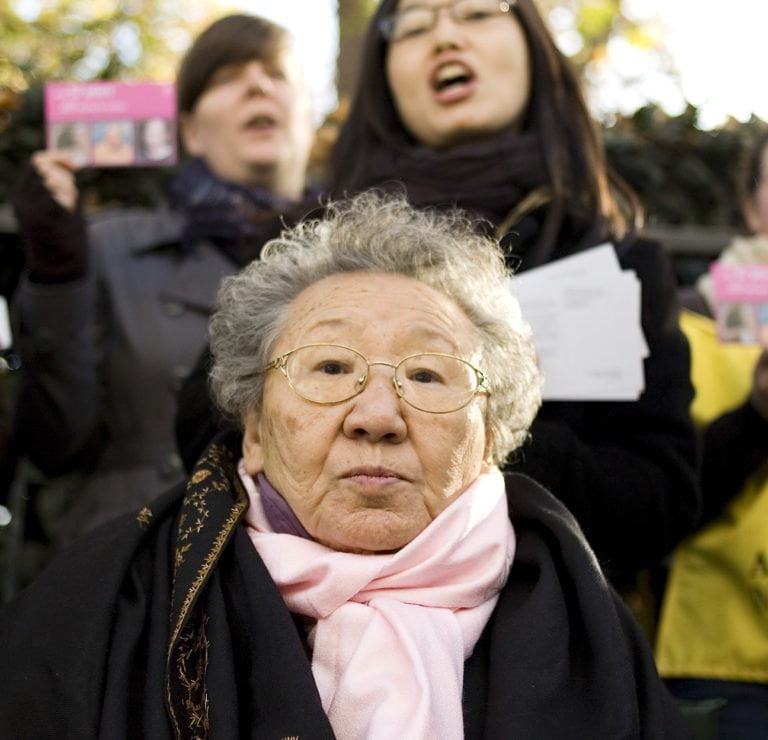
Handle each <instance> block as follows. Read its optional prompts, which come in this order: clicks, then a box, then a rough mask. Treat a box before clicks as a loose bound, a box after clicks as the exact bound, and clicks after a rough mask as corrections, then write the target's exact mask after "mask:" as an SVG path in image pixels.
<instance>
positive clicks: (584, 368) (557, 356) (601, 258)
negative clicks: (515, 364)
mask: <svg viewBox="0 0 768 740" xmlns="http://www.w3.org/2000/svg"><path fill="white" fill-rule="evenodd" d="M510 290H511V291H512V294H513V295H514V296H515V297H516V298H517V299H518V301H519V302H520V306H521V308H522V312H523V316H524V317H525V319H526V320H527V321H528V323H529V324H530V325H531V327H532V328H533V340H534V344H535V345H536V351H537V353H538V356H539V366H540V368H541V370H542V373H543V375H544V389H543V394H544V398H545V399H547V400H560V401H565V400H586V401H589V400H593V401H608V400H635V399H637V398H638V397H639V396H640V394H641V393H642V391H643V389H644V375H643V359H644V358H645V357H647V356H648V345H647V344H646V341H645V337H644V336H643V330H642V327H641V323H640V308H641V306H640V281H639V280H638V279H637V275H635V273H634V272H633V271H631V270H622V269H621V267H620V265H619V261H618V259H617V257H616V251H615V250H614V248H613V247H612V246H611V245H610V244H603V245H601V246H599V247H594V248H593V249H589V250H587V251H584V252H581V253H579V254H576V255H573V256H572V257H566V258H565V259H562V260H558V261H557V262H551V263H550V264H548V265H544V266H543V267H539V268H536V269H533V270H529V271H527V272H524V273H522V274H520V275H516V276H515V277H514V278H512V279H511V280H510Z"/></svg>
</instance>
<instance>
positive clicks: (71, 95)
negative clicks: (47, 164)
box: [44, 81, 178, 167]
mask: <svg viewBox="0 0 768 740" xmlns="http://www.w3.org/2000/svg"><path fill="white" fill-rule="evenodd" d="M44 105H45V127H46V146H47V148H48V149H57V150H66V151H68V152H69V153H70V154H71V155H72V157H73V158H74V160H75V162H77V164H78V165H80V166H81V167H85V166H90V167H161V166H168V165H173V164H175V163H176V161H177V156H178V151H177V144H176V140H177V136H176V90H175V86H174V85H173V84H170V83H158V82H110V81H98V82H49V83H47V84H46V85H45V104H44Z"/></svg>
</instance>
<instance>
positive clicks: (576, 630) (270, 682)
mask: <svg viewBox="0 0 768 740" xmlns="http://www.w3.org/2000/svg"><path fill="white" fill-rule="evenodd" d="M239 444H240V440H239V438H238V436H237V435H230V437H229V438H228V439H226V440H222V441H221V442H220V443H217V444H214V445H212V446H211V447H210V448H209V450H208V452H207V454H206V456H205V457H204V458H203V459H202V460H201V461H200V462H199V463H198V465H197V467H196V468H195V471H194V473H193V475H192V477H191V483H190V485H189V487H188V489H187V492H186V495H184V491H183V489H182V488H176V489H174V490H172V491H171V492H169V493H168V494H166V495H165V496H163V497H162V498H160V499H158V500H157V501H156V502H155V503H154V504H153V505H152V506H151V507H148V508H145V509H142V510H141V511H140V512H138V513H137V514H133V515H130V516H129V515H126V516H124V517H122V518H120V519H117V520H115V521H113V522H110V523H108V524H106V525H103V526H102V527H100V528H99V529H97V530H96V531H94V532H93V533H91V534H89V535H87V536H85V537H84V538H83V539H82V540H80V541H79V542H77V543H75V544H74V545H73V546H71V547H70V548H69V549H67V550H65V551H64V552H62V553H61V554H60V555H59V556H58V557H57V558H56V559H55V560H54V561H53V563H52V564H51V565H50V566H49V567H48V569H47V570H46V571H45V572H44V573H43V574H42V575H41V576H40V577H39V578H38V580H37V581H35V582H34V583H33V584H32V585H31V586H30V587H29V588H28V589H27V590H26V591H24V592H23V593H22V594H21V595H20V596H19V597H17V598H16V600H15V601H13V602H11V603H10V604H8V605H6V606H5V607H4V609H3V610H2V611H1V612H0V645H2V651H1V652H0V677H1V678H0V680H1V681H2V687H1V690H0V731H1V732H2V736H3V737H8V738H33V737H34V738H43V737H56V738H57V740H58V739H64V738H77V740H86V739H87V738H95V737H104V738H110V740H115V739H119V738H137V737H146V738H152V740H161V739H162V738H169V737H173V736H174V734H175V735H176V736H177V737H185V738H186V737H190V738H191V737H212V738H235V737H257V738H285V737H291V736H294V737H300V738H312V739H315V738H332V737H333V734H332V731H331V728H330V726H329V723H328V721H327V719H326V716H325V714H324V712H323V710H322V707H321V704H320V700H319V696H318V692H317V689H316V687H315V683H314V680H313V677H312V673H311V668H310V663H309V660H308V658H307V655H306V651H305V647H304V644H303V642H302V639H301V635H300V630H299V629H298V628H297V625H296V624H295V623H294V620H293V617H292V616H291V614H290V613H289V612H288V610H287V608H286V607H285V605H284V602H283V600H282V598H281V596H280V593H279V591H278V589H277V588H276V586H275V584H274V583H273V581H272V579H271V578H270V576H269V574H268V573H267V571H266V569H265V567H264V564H263V562H262V561H261V559H260V558H259V556H258V554H257V552H256V550H255V548H254V547H253V545H252V543H251V542H250V539H249V538H248V536H247V533H246V531H245V528H244V527H243V526H242V525H241V524H240V523H239V522H240V518H241V516H242V514H243V512H244V511H245V509H246V508H247V497H246V494H245V492H244V491H243V489H242V484H241V483H240V482H239V479H238V478H237V475H236V473H235V460H236V456H238V455H239ZM507 492H508V497H509V507H510V512H511V518H512V522H513V525H514V527H515V531H516V535H517V549H516V554H515V559H514V562H513V565H512V569H511V571H510V576H509V579H508V582H507V584H506V586H505V587H504V589H503V590H502V592H501V595H500V598H499V601H498V604H497V606H496V609H495V610H494V613H493V615H492V617H491V619H490V621H489V623H488V625H487V626H486V628H485V630H484V632H483V634H482V636H481V638H480V640H479V642H478V643H477V646H476V648H475V651H474V653H473V654H472V656H471V657H470V658H469V660H468V661H467V662H466V664H465V675H464V700H463V708H464V721H465V734H466V737H469V738H508V737H515V738H521V739H523V740H525V738H545V739H546V740H557V739H558V738H562V739H563V740H566V739H568V740H571V738H574V737H585V738H587V737H588V738H601V739H602V738H606V739H613V738H616V739H618V738H649V739H650V738H653V739H654V740H657V739H659V738H674V739H675V740H677V739H678V738H682V737H685V736H686V730H685V728H684V726H683V724H682V721H681V719H680V716H679V714H678V712H677V709H676V707H675V705H674V703H673V701H672V699H671V697H670V696H669V695H668V694H667V692H666V690H665V689H664V687H663V685H662V683H661V681H660V680H659V678H658V676H657V674H656V671H655V667H654V663H653V659H652V656H651V653H650V650H649V648H648V645H647V644H646V642H645V640H644V638H643V636H642V635H641V634H640V632H639V630H638V627H637V625H636V624H635V622H634V620H633V619H632V617H631V616H630V615H629V613H628V612H627V610H626V608H625V607H624V604H623V602H622V601H621V599H620V598H619V597H618V596H617V595H616V594H615V593H614V592H613V591H612V589H611V587H610V586H608V585H607V584H606V581H605V579H604V578H603V576H602V574H601V572H600V569H599V567H598V565H597V562H596V560H595V558H594V556H593V555H592V553H591V552H590V550H589V549H588V547H587V545H586V543H585V541H584V538H583V536H582V534H581V532H580V531H579V529H578V526H577V525H576V523H575V522H574V520H573V518H572V517H571V516H570V514H568V513H567V511H566V510H565V509H564V508H563V507H562V505H561V504H559V503H558V502H557V501H556V500H555V499H554V498H553V497H552V496H550V495H549V494H548V493H547V492H546V491H545V490H543V489H542V488H541V487H540V486H538V485H537V484H535V483H534V482H533V481H531V480H529V479H528V478H526V477H524V476H520V475H515V474H510V475H508V476H507Z"/></svg>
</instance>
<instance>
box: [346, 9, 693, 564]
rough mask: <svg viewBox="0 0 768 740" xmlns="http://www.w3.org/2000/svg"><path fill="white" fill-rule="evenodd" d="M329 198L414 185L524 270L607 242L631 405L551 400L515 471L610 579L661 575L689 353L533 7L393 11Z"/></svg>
mask: <svg viewBox="0 0 768 740" xmlns="http://www.w3.org/2000/svg"><path fill="white" fill-rule="evenodd" d="M332 172H333V176H332V181H331V186H332V187H331V189H332V191H333V192H334V193H336V194H340V193H344V192H350V191H355V190H360V189H363V188H368V187H377V188H381V189H384V190H388V189H395V190H397V189H404V190H405V192H406V193H407V196H408V198H409V200H410V201H411V202H412V203H413V204H415V205H417V206H455V205H458V206H460V207H462V208H464V209H466V210H468V211H469V212H471V213H473V214H475V215H478V216H481V217H483V218H484V219H486V220H487V228H488V230H489V231H492V232H493V233H494V234H495V236H496V237H497V238H498V239H500V240H501V242H502V244H503V245H504V246H505V248H506V252H507V256H508V259H509V261H510V264H519V269H521V270H526V269H529V268H532V267H536V266H539V265H542V264H546V263H548V262H551V261H552V260H555V259H558V258H560V257H564V256H566V255H570V254H573V253H576V252H580V251H582V250H585V249H588V248H590V247H593V246H596V245H598V244H601V243H604V242H606V241H610V242H612V243H613V245H614V247H615V249H616V253H617V255H618V258H619V261H620V263H621V265H622V267H623V268H625V269H630V270H634V271H635V272H636V273H637V276H638V277H639V279H640V281H641V284H642V329H643V332H644V334H645V338H646V340H647V343H648V346H649V349H650V354H649V356H648V358H647V359H646V360H645V365H644V371H645V390H644V392H643V393H642V395H641V397H640V398H639V400H637V401H615V402H609V401H588V402H585V401H572V402H569V401H562V402H560V401H558V402H555V401H549V402H545V403H544V405H543V407H542V409H541V411H540V413H539V414H538V416H537V418H536V421H535V422H534V424H533V427H532V429H531V440H530V443H529V444H527V445H526V446H525V447H524V448H523V449H522V451H521V452H520V454H519V455H518V456H517V459H516V460H514V461H512V463H511V467H512V468H513V469H515V470H519V471H522V472H525V473H528V474H529V475H531V476H532V477H533V478H535V479H536V480H538V481H539V482H541V483H543V484H544V485H546V486H547V487H549V488H550V489H551V490H552V491H553V492H554V493H555V495H556V496H558V497H559V498H560V499H561V500H562V501H563V502H565V503H566V504H567V505H568V506H569V507H570V509H571V510H572V511H573V513H574V514H575V516H576V518H577V520H578V521H579V522H580V523H581V525H582V527H583V528H584V531H585V533H586V535H587V538H588V539H589V540H590V542H591V544H592V545H593V547H594V548H595V550H596V552H597V554H598V556H599V557H600V559H601V560H602V561H603V563H604V564H605V565H606V567H607V568H608V569H609V571H611V572H614V573H615V572H616V570H617V569H618V570H623V569H626V570H627V571H629V572H633V571H634V570H635V569H636V568H638V567H641V566H646V565H651V564H654V563H658V562H659V561H660V560H661V559H662V558H663V556H664V555H665V554H667V553H668V552H669V551H670V550H671V548H672V547H673V546H674V545H675V544H676V543H677V542H678V541H679V540H680V539H681V538H682V537H683V536H684V535H685V534H687V533H688V532H689V531H690V530H691V529H692V527H693V526H694V524H695V521H696V516H697V509H698V495H697V490H696V485H695V473H694V471H695V459H696V442H695V433H694V430H693V426H692V424H691V421H690V417H689V414H688V406H689V403H690V400H691V397H692V389H691V385H690V380H689V377H688V372H689V364H688V348H687V345H686V341H685V338H684V337H683V335H682V334H681V332H680V330H679V328H678V326H677V315H678V309H677V304H676V301H675V283H674V278H673V275H672V271H671V269H670V265H669V262H668V260H667V258H666V257H665V255H664V254H663V252H662V250H661V249H660V247H659V246H658V245H656V244H653V243H649V242H647V241H644V240H642V239H640V238H638V236H637V235H636V233H635V227H636V226H637V224H638V221H639V212H638V209H637V206H636V203H635V199H634V197H633V196H632V194H631V193H630V192H629V191H628V189H627V188H626V187H625V186H623V185H622V183H621V181H620V180H619V179H618V178H617V177H615V176H614V175H613V174H612V173H611V172H610V170H609V168H608V167H607V165H606V161H605V155H604V152H603V147H602V145H601V142H600V139H599V136H598V133H597V131H596V127H595V125H594V124H593V122H592V121H591V119H590V117H589V114H588V111H587V106H586V104H585V101H584V98H583V95H582V93H581V91H580V89H579V84H578V80H577V78H576V75H575V73H574V71H573V69H572V67H571V65H570V64H569V62H568V60H567V59H566V58H565V57H564V56H563V55H562V54H561V53H560V51H558V49H557V47H556V46H555V44H554V41H553V39H552V37H551V35H550V33H549V31H548V30H547V29H546V27H545V25H544V22H543V20H542V18H541V17H540V15H539V13H538V11H537V10H536V7H535V5H534V3H533V2H532V0H517V1H516V2H498V0H454V2H435V1H433V0H419V2H415V1H414V0H384V1H383V2H382V3H381V4H380V5H379V6H378V9H377V10H376V13H375V15H374V17H373V20H372V22H371V25H370V28H369V31H368V34H367V37H366V41H365V47H364V52H363V63H362V68H361V70H360V77H359V84H358V87H357V90H356V92H355V95H354V97H353V100H352V102H351V107H350V112H349V116H348V118H347V120H346V121H345V123H344V125H343V127H342V129H341V132H340V135H339V139H338V141H337V144H336V147H335V149H334V151H333V154H332Z"/></svg>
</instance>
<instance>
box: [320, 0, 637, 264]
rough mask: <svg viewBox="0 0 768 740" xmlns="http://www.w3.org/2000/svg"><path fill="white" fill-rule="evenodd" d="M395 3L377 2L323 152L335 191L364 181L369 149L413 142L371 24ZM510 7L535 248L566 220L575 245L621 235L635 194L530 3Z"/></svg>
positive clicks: (632, 219) (633, 216)
mask: <svg viewBox="0 0 768 740" xmlns="http://www.w3.org/2000/svg"><path fill="white" fill-rule="evenodd" d="M397 2H398V0H382V2H381V3H380V5H379V7H378V9H377V10H376V13H375V14H374V16H373V19H372V21H371V23H370V26H369V28H368V32H367V35H366V38H365V41H364V45H363V53H362V64H361V69H360V73H359V77H358V82H357V88H356V91H355V93H354V95H353V97H352V100H351V104H350V110H349V115H348V116H347V119H346V121H345V122H344V124H343V125H342V127H341V130H340V133H339V137H338V140H337V142H336V145H335V147H334V149H333V152H332V153H331V176H330V189H331V192H332V193H334V194H335V195H343V194H351V193H353V192H355V191H358V190H360V189H363V188H365V187H367V186H368V185H370V172H369V169H368V163H369V162H370V161H372V156H371V155H372V153H373V152H375V151H377V150H379V149H381V148H382V147H384V148H393V147H394V148H397V147H401V146H404V145H408V144H412V143H413V139H412V137H411V136H410V134H409V132H408V131H407V130H406V128H405V127H404V126H403V123H402V122H401V120H400V118H399V116H398V114H397V111H396V108H395V105H394V102H393V100H392V96H391V93H390V90H389V87H388V85H387V78H386V71H385V69H386V67H385V63H386V62H385V60H386V53H387V41H386V39H385V38H384V37H383V35H382V34H381V32H380V30H379V27H378V24H379V21H380V19H382V18H384V17H386V16H387V15H389V14H391V13H392V12H394V11H395V10H396V8H397ZM513 12H514V13H515V14H516V15H517V18H518V20H519V22H520V24H521V26H522V29H523V32H524V34H525V38H526V42H527V44H528V52H529V55H530V67H531V78H532V79H531V99H530V101H529V104H528V109H527V112H526V115H525V119H524V122H523V128H524V130H525V131H528V132H531V133H533V134H534V135H535V137H536V140H537V142H538V146H539V149H540V151H541V153H542V157H543V160H544V163H545V168H546V174H547V181H548V185H549V187H550V190H551V201H550V203H549V206H548V208H547V213H546V217H545V219H544V223H543V228H542V231H541V233H540V236H539V239H538V245H539V247H540V248H542V249H543V250H544V251H545V252H550V253H551V252H552V250H553V249H554V245H555V242H556V240H557V237H558V234H559V233H560V230H561V228H562V226H563V223H564V222H565V221H566V220H568V221H569V222H570V223H571V225H572V227H573V228H574V229H575V230H576V232H577V233H579V234H580V235H581V241H582V242H583V243H589V242H592V243H594V242H596V241H598V240H601V239H605V238H609V237H612V238H617V239H618V238H621V237H622V236H624V235H625V234H626V233H627V231H628V230H630V229H631V228H632V227H634V226H635V225H636V224H637V223H639V218H640V216H639V214H640V210H639V205H638V202H637V199H636V197H635V196H634V194H633V193H632V191H631V190H630V189H629V187H628V186H627V185H626V184H624V183H623V181H622V180H621V179H620V178H618V177H617V176H616V175H615V174H614V173H612V172H611V171H610V168H609V167H608V165H607V162H606V158H605V152H604V149H603V146H602V142H601V138H600V135H599V133H598V131H597V128H596V126H595V124H594V122H593V121H592V118H591V116H590V114H589V111H588V108H587V105H586V102H585V99H584V96H583V94H582V91H581V87H580V84H579V81H578V79H577V76H576V73H575V71H574V69H573V67H572V65H571V64H570V62H569V61H568V60H567V59H566V57H565V56H563V54H562V53H561V52H560V51H559V50H558V48H557V46H556V45H555V43H554V40H553V38H552V36H551V34H550V32H549V30H548V29H547V27H546V25H545V23H544V21H543V19H542V18H541V16H540V15H539V12H538V11H537V9H536V7H535V6H534V4H533V1H532V0H517V2H515V3H514V5H513ZM514 205H515V204H510V207H512V206H514Z"/></svg>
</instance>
